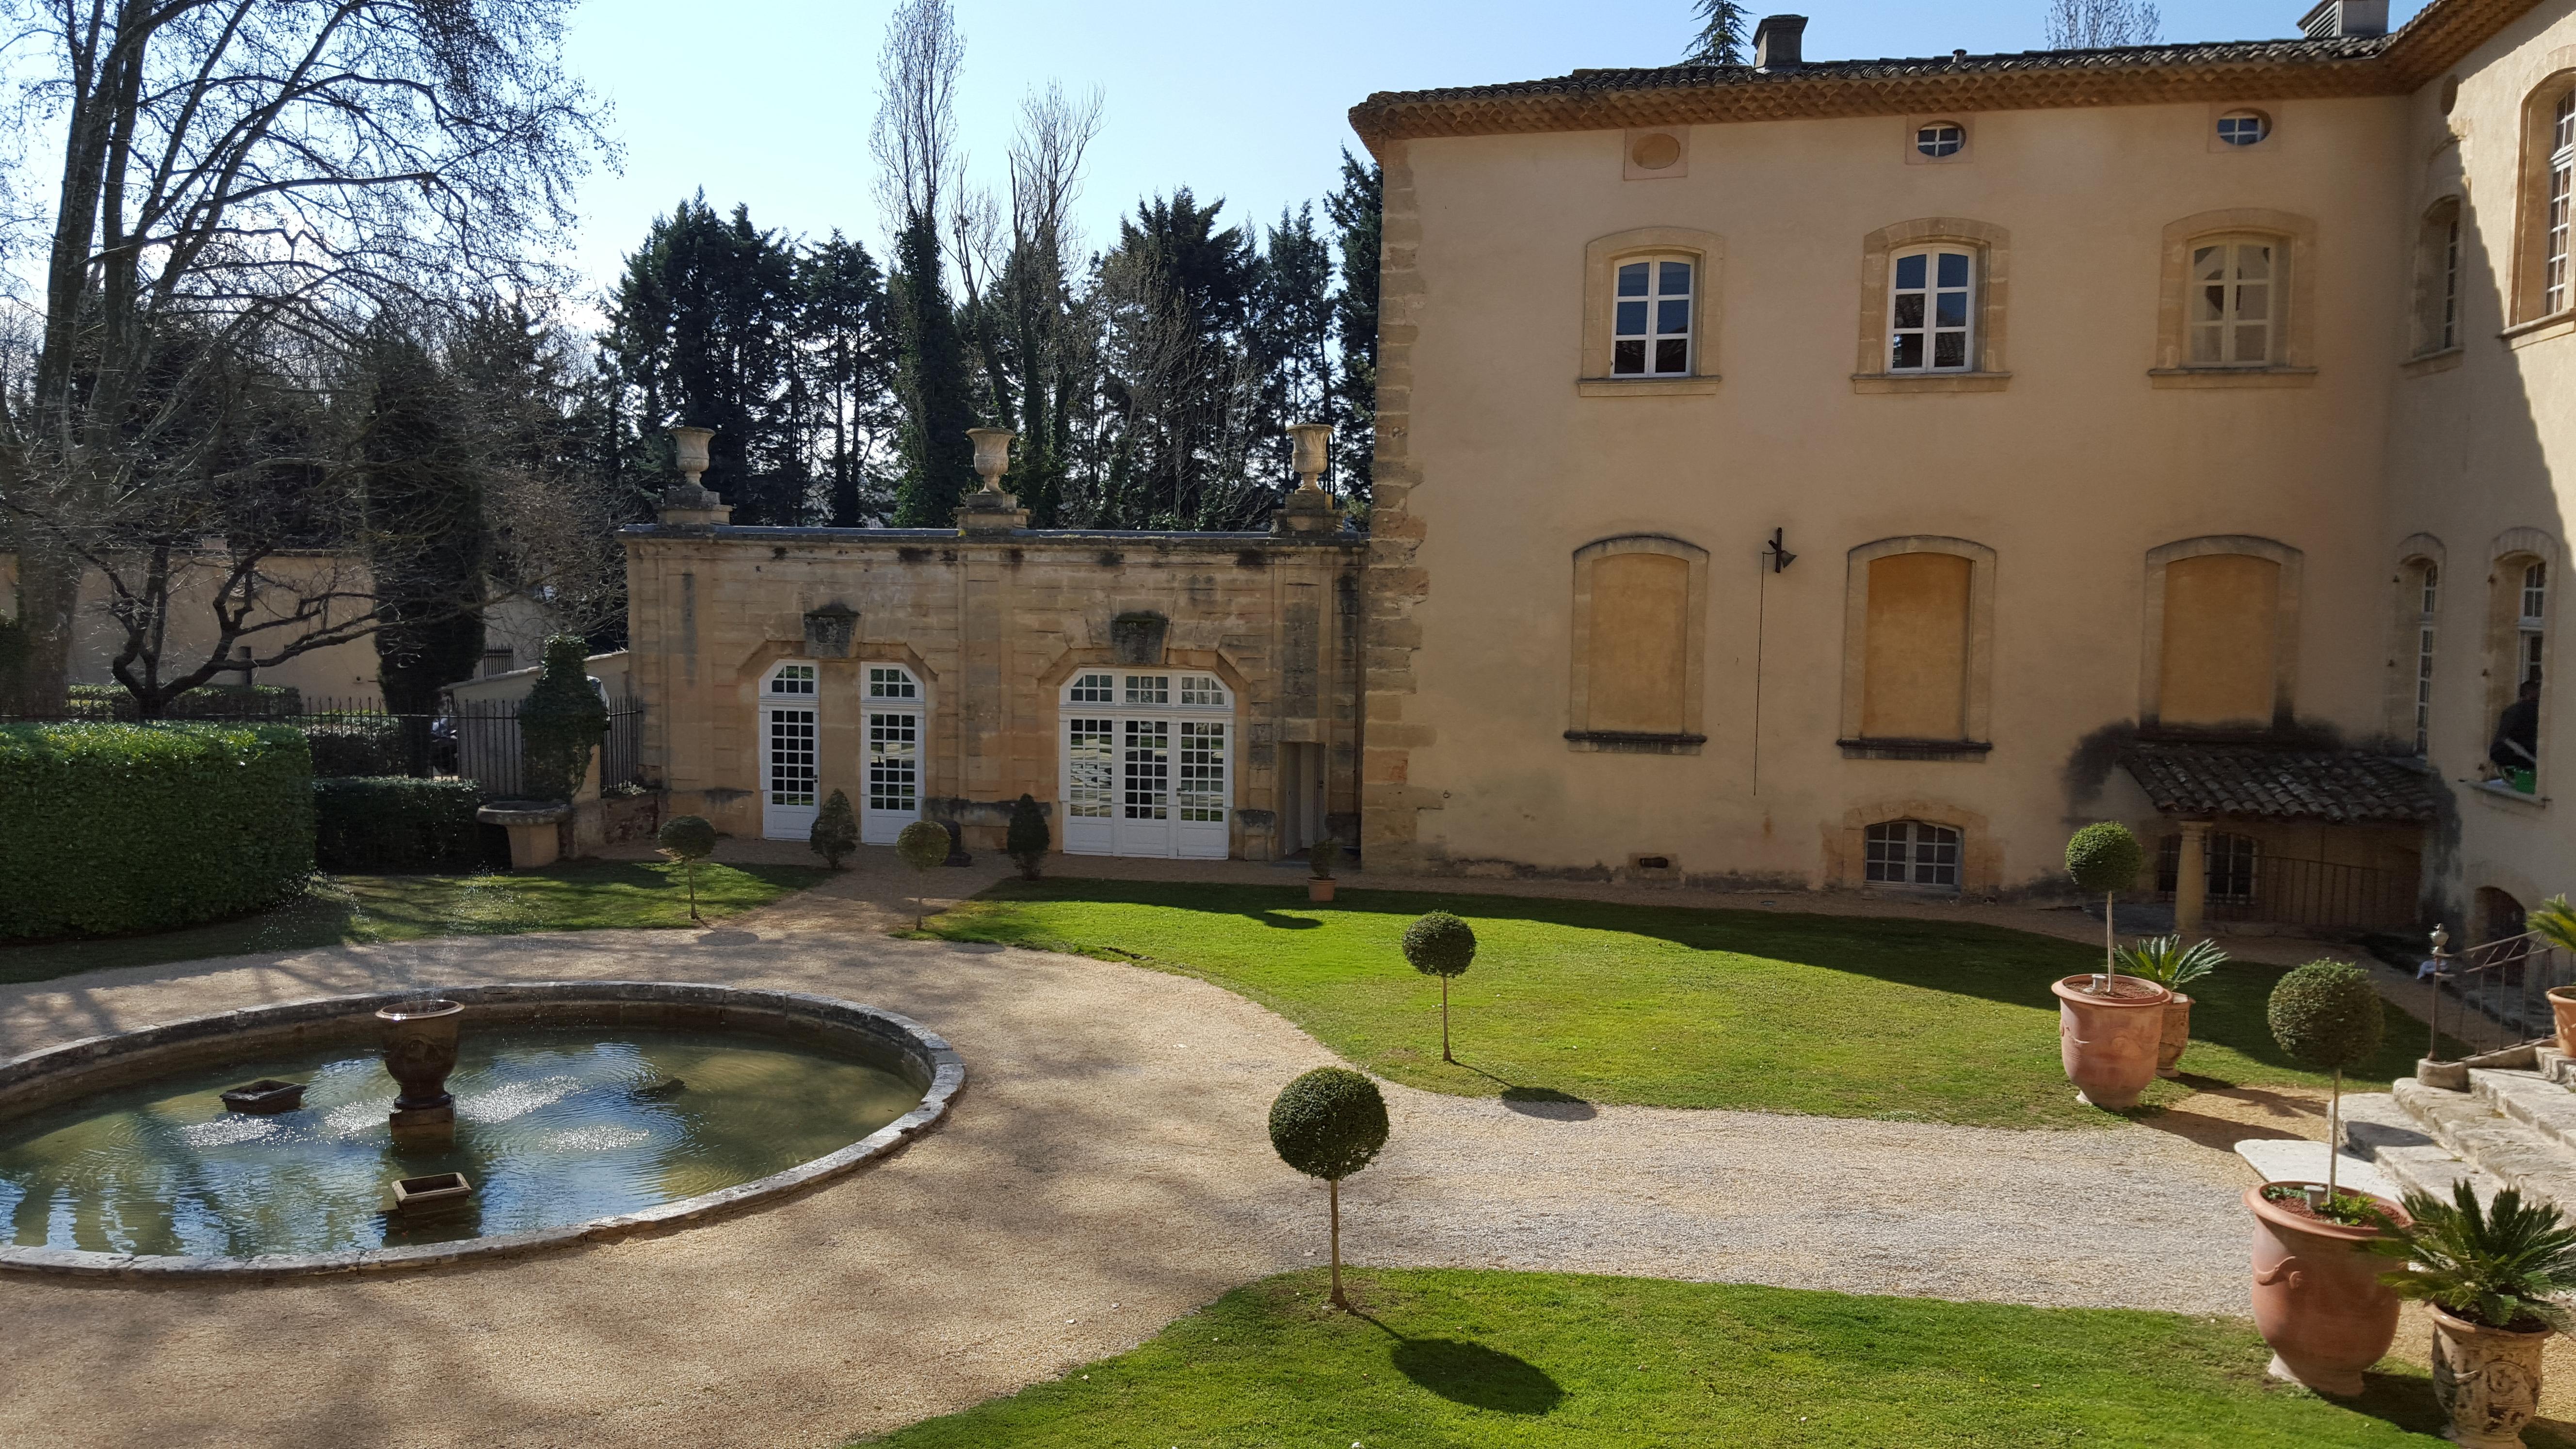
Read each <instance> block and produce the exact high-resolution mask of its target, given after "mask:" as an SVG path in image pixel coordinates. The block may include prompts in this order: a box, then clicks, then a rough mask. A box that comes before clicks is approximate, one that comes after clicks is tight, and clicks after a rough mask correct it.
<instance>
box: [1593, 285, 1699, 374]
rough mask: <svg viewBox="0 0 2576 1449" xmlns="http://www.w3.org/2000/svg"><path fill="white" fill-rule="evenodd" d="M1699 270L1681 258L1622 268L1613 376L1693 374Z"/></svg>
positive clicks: (1614, 302) (1613, 330) (1613, 329)
mask: <svg viewBox="0 0 2576 1449" xmlns="http://www.w3.org/2000/svg"><path fill="white" fill-rule="evenodd" d="M1693 270H1694V268H1693V267H1692V265H1691V263H1690V262H1689V261H1688V260H1686V259H1684V258H1680V257H1649V258H1646V259H1644V260H1640V261H1627V262H1621V263H1620V264H1619V268H1618V274H1617V277H1616V283H1617V286H1616V295H1614V296H1613V297H1612V298H1611V303H1610V310H1611V325H1610V375H1611V376H1613V377H1687V376H1689V375H1690V370H1691V284H1692V272H1693Z"/></svg>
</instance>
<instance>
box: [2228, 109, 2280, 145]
mask: <svg viewBox="0 0 2576 1449" xmlns="http://www.w3.org/2000/svg"><path fill="white" fill-rule="evenodd" d="M2271 134H2272V118H2271V117H2270V116H2267V115H2264V114H2263V113H2262V112H2261V111H2229V112H2228V113H2227V114H2226V115H2223V116H2221V117H2219V118H2218V139H2220V140H2222V141H2224V142H2226V143H2227V144H2228V145H2230V146H2251V145H2253V144H2254V143H2255V142H2257V141H2260V140H2262V139H2263V138H2264V137H2266V136H2268V135H2271Z"/></svg>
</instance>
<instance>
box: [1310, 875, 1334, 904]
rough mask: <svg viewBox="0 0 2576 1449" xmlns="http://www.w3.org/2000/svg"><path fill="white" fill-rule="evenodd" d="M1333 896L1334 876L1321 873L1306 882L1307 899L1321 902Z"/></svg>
mask: <svg viewBox="0 0 2576 1449" xmlns="http://www.w3.org/2000/svg"><path fill="white" fill-rule="evenodd" d="M1332 898H1333V881H1332V877H1330V876H1320V875H1319V876H1316V877H1314V878H1312V879H1310V880H1308V881H1307V882H1306V899H1308V900H1310V901H1314V902H1317V903H1318V904H1321V903H1322V902H1325V901H1329V900H1331V899H1332Z"/></svg>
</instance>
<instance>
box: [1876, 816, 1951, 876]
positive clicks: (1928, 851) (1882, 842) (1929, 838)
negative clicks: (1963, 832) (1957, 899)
mask: <svg viewBox="0 0 2576 1449" xmlns="http://www.w3.org/2000/svg"><path fill="white" fill-rule="evenodd" d="M1862 844H1863V847H1864V850H1865V853H1866V859H1865V860H1864V862H1863V864H1864V873H1865V876H1866V878H1867V879H1868V880H1869V881H1870V882H1871V883H1872V884H1875V885H1901V886H1917V887H1923V888H1927V889H1931V890H1949V891H1954V890H1957V889H1958V888H1959V832H1958V831H1957V830H1955V829H1953V828H1951V827H1950V826H1947V825H1934V824H1932V823H1931V822H1930V821H1927V820H1883V821H1881V822H1879V823H1878V824H1876V825H1873V826H1871V827H1869V829H1868V830H1867V831H1865V832H1863V837H1862Z"/></svg>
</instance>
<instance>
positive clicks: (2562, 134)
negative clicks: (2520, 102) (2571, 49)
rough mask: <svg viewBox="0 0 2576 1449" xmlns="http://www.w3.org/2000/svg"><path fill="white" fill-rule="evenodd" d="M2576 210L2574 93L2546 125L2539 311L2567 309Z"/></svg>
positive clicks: (2560, 102) (2564, 99)
mask: <svg viewBox="0 0 2576 1449" xmlns="http://www.w3.org/2000/svg"><path fill="white" fill-rule="evenodd" d="M2570 206H2576V89H2570V90H2569V91H2568V92H2567V93H2566V94H2565V95H2562V96H2560V97H2559V98H2558V109H2557V112H2556V113H2555V114H2554V115H2553V116H2552V117H2551V119H2550V123H2549V211H2548V215H2547V220H2546V223H2545V232H2544V237H2543V241H2542V245H2541V255H2542V257H2543V259H2544V260H2543V261H2542V263H2541V269H2540V310H2541V314H2542V315H2543V316H2546V315H2549V314H2551V313H2555V312H2564V311H2566V310H2567V307H2568V290H2567V238H2568V210H2569V208H2570Z"/></svg>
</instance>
